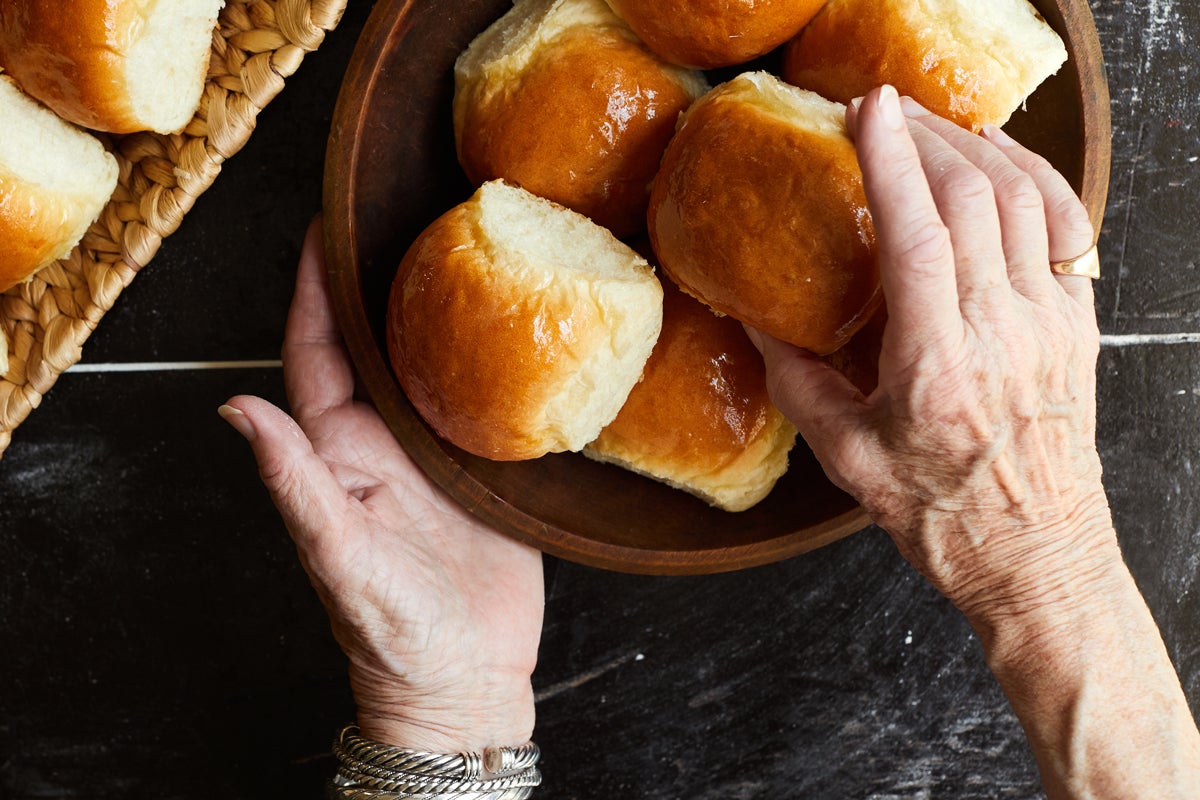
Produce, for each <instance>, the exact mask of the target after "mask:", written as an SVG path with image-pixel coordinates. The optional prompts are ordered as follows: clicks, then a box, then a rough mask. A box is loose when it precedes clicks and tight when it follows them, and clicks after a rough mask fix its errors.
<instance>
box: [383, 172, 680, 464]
mask: <svg viewBox="0 0 1200 800" xmlns="http://www.w3.org/2000/svg"><path fill="white" fill-rule="evenodd" d="M661 327H662V288H661V286H660V285H659V282H658V279H657V278H656V277H655V276H654V272H653V270H652V268H651V267H650V265H649V264H648V263H647V262H646V260H645V259H644V258H642V257H641V256H639V255H638V254H637V253H636V252H634V251H633V250H632V249H630V248H629V247H627V246H626V245H624V244H622V243H621V242H620V241H619V240H617V239H616V238H614V237H613V236H612V235H611V234H610V233H609V232H608V231H607V230H605V229H604V228H601V227H599V226H597V225H595V224H593V223H592V222H590V221H589V220H588V219H587V218H585V217H583V216H582V215H580V214H576V213H575V212H572V211H569V210H567V209H565V208H563V207H562V206H559V205H557V204H555V203H551V202H550V201H547V200H544V199H542V198H539V197H536V196H534V195H532V194H530V193H529V192H526V191H524V190H523V189H520V188H518V187H515V186H510V185H507V184H504V183H502V182H499V181H492V182H488V183H485V184H484V185H483V186H482V187H480V189H479V190H478V191H477V192H476V193H475V195H474V196H473V197H471V199H470V200H468V201H467V202H465V203H463V204H461V205H459V206H456V207H455V208H453V209H451V210H450V211H449V212H447V213H446V214H444V215H442V216H441V217H439V218H438V219H437V220H435V221H434V222H433V223H432V224H431V225H430V226H429V227H428V228H427V229H426V230H425V231H423V232H422V233H421V235H420V236H419V237H418V238H417V239H416V241H415V242H414V243H413V244H412V246H411V247H410V248H409V250H408V252H407V254H406V255H405V256H404V259H403V261H402V262H401V264H400V268H399V270H398V271H397V274H396V278H395V281H394V282H393V285H392V291H391V295H390V298H389V304H388V349H389V354H390V356H391V360H392V364H393V368H394V370H395V373H396V376H397V378H398V379H399V381H400V384H401V386H402V387H403V388H404V390H405V392H406V394H407V395H408V398H409V400H410V401H411V402H412V404H413V406H414V408H416V410H417V411H418V412H419V413H420V414H421V416H422V417H423V418H424V419H425V421H426V422H427V423H429V425H430V427H432V428H433V429H434V430H435V431H436V432H437V433H438V434H439V435H441V436H442V437H443V438H445V439H447V440H448V441H450V442H451V443H453V444H455V445H457V446H458V447H461V448H463V449H464V450H467V451H469V452H472V453H475V454H476V455H481V456H485V457H487V458H491V459H495V460H502V461H511V460H521V459H528V458H536V457H538V456H541V455H545V454H546V453H551V452H561V451H564V450H571V451H577V450H580V449H582V448H583V446H584V445H586V444H587V443H588V442H590V441H592V440H593V439H595V438H596V436H597V435H598V434H599V433H600V430H601V428H603V427H604V426H605V425H607V424H608V423H609V422H611V421H612V419H613V418H614V417H615V416H616V415H617V412H618V411H619V410H620V408H621V406H622V405H623V404H624V402H625V399H626V397H627V396H628V395H629V392H630V390H631V389H632V388H633V386H634V384H636V383H637V382H638V380H640V379H641V376H642V369H643V367H644V366H645V364H646V360H647V359H648V358H649V357H650V352H651V350H652V348H653V347H654V342H655V341H656V340H657V338H658V334H659V331H660V329H661Z"/></svg>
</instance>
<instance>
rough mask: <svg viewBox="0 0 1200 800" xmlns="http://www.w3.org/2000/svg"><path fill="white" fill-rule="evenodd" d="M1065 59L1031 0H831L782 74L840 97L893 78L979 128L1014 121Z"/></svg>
mask: <svg viewBox="0 0 1200 800" xmlns="http://www.w3.org/2000/svg"><path fill="white" fill-rule="evenodd" d="M1066 60H1067V51H1066V48H1065V47H1064V46H1063V43H1062V40H1061V39H1059V38H1058V34H1056V33H1055V32H1054V30H1053V29H1052V28H1051V27H1050V26H1049V25H1047V24H1046V22H1045V21H1044V20H1043V19H1042V18H1041V17H1040V16H1039V15H1038V13H1037V11H1036V10H1035V9H1034V8H1033V6H1031V5H1030V4H1029V3H1028V2H1026V0H986V2H972V1H971V0H830V2H829V3H828V5H826V6H825V8H824V10H822V11H821V13H820V14H818V15H817V16H816V18H815V19H814V20H813V21H812V23H811V24H809V26H808V27H807V28H805V29H804V31H803V32H802V33H801V34H800V35H799V36H798V37H796V38H795V39H794V40H793V41H792V42H791V43H790V44H789V45H788V47H787V51H786V56H785V59H784V67H783V77H784V78H785V79H786V80H788V81H789V82H791V83H793V84H795V85H796V86H799V87H801V88H804V89H811V90H812V91H814V92H817V93H818V94H821V95H824V96H825V97H828V98H830V99H832V100H837V101H839V102H842V103H848V102H850V101H851V100H852V99H853V98H855V97H862V96H863V95H865V94H866V93H867V92H869V91H870V90H871V89H874V88H875V87H876V86H879V85H880V84H883V83H890V84H892V85H893V86H895V87H896V88H897V89H898V90H899V91H900V93H901V94H907V95H910V96H911V97H913V98H914V99H915V100H917V101H918V102H919V103H921V104H922V105H924V106H925V107H926V108H928V109H929V110H930V111H933V112H935V113H937V114H940V115H942V116H944V117H947V118H949V119H952V120H954V121H955V122H957V123H958V124H960V125H962V126H963V127H965V128H969V129H971V130H975V131H978V130H979V129H980V128H982V127H983V126H984V125H985V124H988V123H991V124H993V125H1003V124H1004V123H1005V122H1007V121H1008V118H1009V117H1010V116H1011V115H1012V113H1013V112H1014V111H1015V110H1016V109H1017V108H1019V107H1020V105H1021V103H1023V102H1024V101H1025V98H1026V97H1028V96H1029V95H1030V94H1032V93H1033V90H1034V89H1036V88H1037V87H1038V85H1039V84H1040V83H1041V82H1042V81H1044V80H1045V79H1046V78H1048V77H1049V76H1051V75H1053V74H1054V73H1055V72H1057V71H1058V68H1059V67H1061V66H1062V65H1063V63H1064V62H1065V61H1066Z"/></svg>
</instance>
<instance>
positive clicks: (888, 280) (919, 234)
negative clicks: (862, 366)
mask: <svg viewBox="0 0 1200 800" xmlns="http://www.w3.org/2000/svg"><path fill="white" fill-rule="evenodd" d="M847 124H848V126H849V127H850V129H851V130H852V131H853V133H854V136H855V140H856V144H857V148H858V160H859V165H860V166H861V167H862V171H863V186H864V188H865V190H866V194H867V203H868V204H869V205H870V207H871V213H872V215H873V217H874V222H875V233H876V237H877V239H878V242H879V274H880V281H881V283H882V284H883V293H884V297H885V298H886V300H887V305H888V313H889V315H890V324H891V325H892V326H893V327H894V329H895V330H896V331H897V333H898V336H897V337H896V338H897V340H898V341H899V342H901V343H904V342H913V343H926V344H928V343H930V342H948V343H951V344H953V343H956V342H958V341H960V340H961V338H962V336H963V328H962V317H961V314H960V313H959V306H958V302H959V300H958V286H957V279H956V277H955V266H954V251H953V249H952V247H951V239H950V231H949V230H948V229H947V227H946V225H945V224H944V223H943V221H942V217H941V214H940V213H939V210H938V206H937V204H936V203H935V202H934V199H933V194H932V193H931V191H930V188H929V182H928V181H927V180H926V177H925V170H924V167H923V166H922V164H921V156H920V154H919V153H918V151H917V146H916V145H915V144H914V143H913V139H912V136H910V135H909V132H908V125H907V122H906V120H905V118H904V114H903V112H902V110H901V108H900V102H899V97H898V96H897V95H896V90H895V89H893V88H892V87H890V86H884V87H881V88H879V89H876V90H874V91H872V92H871V93H869V94H868V95H867V96H866V97H864V98H863V99H862V101H861V102H860V103H859V104H858V105H857V107H856V108H854V109H852V110H851V112H849V113H848V114H847ZM903 346H904V345H903V344H902V345H901V347H902V348H903Z"/></svg>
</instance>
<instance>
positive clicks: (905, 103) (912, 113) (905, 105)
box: [900, 97, 933, 119]
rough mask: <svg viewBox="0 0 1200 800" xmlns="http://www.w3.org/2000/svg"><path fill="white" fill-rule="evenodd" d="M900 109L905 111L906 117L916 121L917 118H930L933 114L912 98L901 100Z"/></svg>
mask: <svg viewBox="0 0 1200 800" xmlns="http://www.w3.org/2000/svg"><path fill="white" fill-rule="evenodd" d="M900 107H901V108H902V109H903V110H904V116H906V117H911V118H914V119H915V118H916V117H928V116H929V115H930V114H932V113H933V112H931V111H930V110H929V109H928V108H926V107H925V106H923V105H921V104H920V103H918V102H917V101H916V100H913V99H912V98H911V97H902V98H900Z"/></svg>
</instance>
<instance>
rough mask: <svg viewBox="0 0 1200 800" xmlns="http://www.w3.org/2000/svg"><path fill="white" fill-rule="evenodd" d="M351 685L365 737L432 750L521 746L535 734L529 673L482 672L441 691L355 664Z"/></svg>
mask: <svg viewBox="0 0 1200 800" xmlns="http://www.w3.org/2000/svg"><path fill="white" fill-rule="evenodd" d="M350 673H351V679H350V683H351V688H352V689H353V692H354V698H355V703H356V704H357V706H358V714H357V722H358V727H359V730H360V731H361V734H362V736H363V737H364V738H367V739H371V740H373V741H377V742H380V743H383V744H388V745H393V746H396V747H403V748H407V749H410V750H420V751H425V752H432V753H455V752H465V751H478V750H482V749H483V748H485V747H500V746H517V745H520V744H524V743H525V742H527V741H529V739H530V738H531V737H532V735H533V725H534V717H535V711H534V698H533V686H532V684H531V683H530V680H529V676H528V675H508V676H505V675H499V674H496V673H492V674H488V673H486V672H480V673H478V674H477V675H476V677H477V678H478V680H477V681H474V682H471V683H469V684H464V685H459V686H455V687H450V686H445V687H439V690H438V691H436V692H431V691H429V690H415V689H411V688H409V687H406V686H404V685H402V683H401V682H395V681H383V680H379V679H377V678H374V677H372V676H370V675H369V673H368V672H367V671H365V670H360V669H356V668H355V667H354V666H353V665H352V666H351V670H350Z"/></svg>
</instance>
